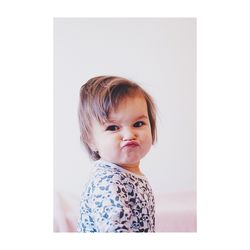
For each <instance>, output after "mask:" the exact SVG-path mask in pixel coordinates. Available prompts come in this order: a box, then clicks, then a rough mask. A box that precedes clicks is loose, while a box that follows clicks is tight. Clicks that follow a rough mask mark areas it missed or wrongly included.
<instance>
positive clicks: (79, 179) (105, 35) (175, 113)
mask: <svg viewBox="0 0 250 250" xmlns="http://www.w3.org/2000/svg"><path fill="white" fill-rule="evenodd" d="M96 75H119V76H123V77H126V78H129V79H132V80H134V81H136V82H138V83H139V84H141V85H142V87H144V88H145V89H146V90H147V91H148V92H149V93H151V95H152V96H153V97H154V99H155V101H156V104H157V106H158V109H159V113H158V115H159V119H158V142H157V144H156V145H155V146H154V147H153V149H152V151H151V152H150V153H149V154H148V155H147V156H146V157H145V158H144V160H143V161H142V170H143V171H144V173H145V174H146V175H147V177H148V178H149V180H150V182H151V185H152V187H153V189H154V191H155V192H157V193H165V192H189V191H195V190H196V20H195V19H194V18H171V19H168V18H124V19H123V18H119V19H117V18H99V19H84V18H79V19H71V18H56V19H55V20H54V77H55V79H54V82H55V83H54V84H55V85H54V136H55V138H54V159H55V164H54V181H55V182H54V183H55V189H57V190H58V189H59V190H64V191H67V192H72V193H75V194H76V195H80V193H81V192H82V187H83V184H84V183H85V181H86V180H87V178H88V173H89V171H90V169H91V162H90V160H89V159H88V156H87V154H86V153H85V151H84V149H83V147H82V146H80V141H79V127H78V120H77V105H78V96H79V89H80V87H81V85H82V84H84V83H85V82H86V81H87V80H88V79H89V78H91V77H93V76H96ZM45 98H46V97H45Z"/></svg>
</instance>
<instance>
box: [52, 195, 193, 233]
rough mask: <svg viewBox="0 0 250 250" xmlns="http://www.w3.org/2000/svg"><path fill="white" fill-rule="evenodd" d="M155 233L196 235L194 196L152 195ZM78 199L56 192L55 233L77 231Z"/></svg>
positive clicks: (74, 196)
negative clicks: (154, 207)
mask: <svg viewBox="0 0 250 250" xmlns="http://www.w3.org/2000/svg"><path fill="white" fill-rule="evenodd" d="M155 200H156V232H196V230H197V226H196V194H195V192H186V193H169V194H168V193H164V194H155ZM79 209H80V197H77V196H76V195H72V194H67V193H65V192H60V191H56V192H55V194H54V232H76V224H77V219H78V216H79Z"/></svg>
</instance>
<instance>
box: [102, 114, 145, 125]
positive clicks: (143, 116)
mask: <svg viewBox="0 0 250 250" xmlns="http://www.w3.org/2000/svg"><path fill="white" fill-rule="evenodd" d="M141 119H148V116H147V115H141V116H139V117H137V118H136V119H134V121H138V120H141ZM107 123H119V121H116V120H108V121H107V122H106V123H105V124H107Z"/></svg>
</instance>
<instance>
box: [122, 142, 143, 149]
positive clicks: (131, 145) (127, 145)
mask: <svg viewBox="0 0 250 250" xmlns="http://www.w3.org/2000/svg"><path fill="white" fill-rule="evenodd" d="M138 146H139V143H138V142H136V141H129V142H126V143H124V144H123V145H122V148H128V149H129V148H131V149H132V148H136V147H138Z"/></svg>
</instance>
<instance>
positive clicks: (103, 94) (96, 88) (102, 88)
mask: <svg viewBox="0 0 250 250" xmlns="http://www.w3.org/2000/svg"><path fill="white" fill-rule="evenodd" d="M138 94H140V95H142V96H143V97H144V98H145V100H146V103H147V109H148V116H149V121H150V125H151V134H152V143H154V142H155V141H156V107H155V104H154V102H153V99H152V97H151V96H150V95H149V94H148V93H147V92H146V91H145V90H143V89H142V88H141V87H140V86H139V85H138V84H136V83H135V82H132V81H130V80H128V79H125V78H122V77H118V76H97V77H93V78H91V79H89V80H88V81H87V82H86V83H85V84H84V85H83V86H82V87H81V89H80V103H79V107H78V117H79V124H80V133H81V135H80V139H81V141H82V142H83V144H84V146H85V147H86V149H87V151H88V153H89V155H90V157H91V158H92V159H93V160H99V159H100V155H99V154H98V152H95V151H92V149H91V148H90V147H89V144H88V143H89V142H90V138H91V121H92V119H96V120H97V121H98V122H100V123H101V124H102V123H104V122H105V121H108V116H109V112H110V110H111V109H113V108H114V109H115V108H116V107H117V106H118V104H119V102H120V101H121V100H122V99H123V98H124V97H126V96H135V95H138Z"/></svg>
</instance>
